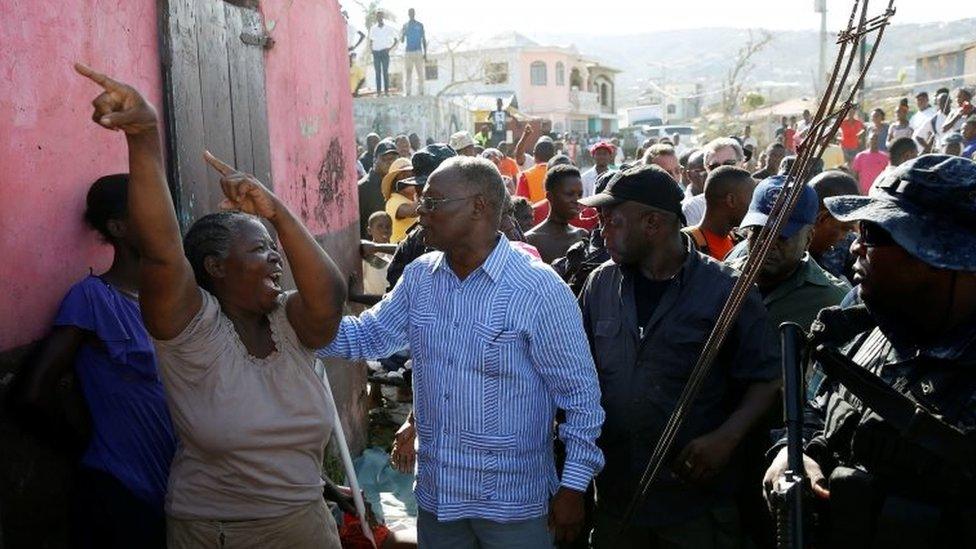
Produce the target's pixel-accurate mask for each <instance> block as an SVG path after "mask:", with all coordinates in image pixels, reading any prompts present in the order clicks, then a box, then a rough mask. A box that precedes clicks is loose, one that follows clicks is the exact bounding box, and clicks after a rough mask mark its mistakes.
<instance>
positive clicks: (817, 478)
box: [764, 155, 976, 547]
mask: <svg viewBox="0 0 976 549" xmlns="http://www.w3.org/2000/svg"><path fill="white" fill-rule="evenodd" d="M825 204H826V207H827V208H828V209H829V210H830V213H831V214H833V215H834V217H836V218H837V219H839V220H841V221H844V222H848V221H853V222H857V223H858V224H859V236H858V238H857V240H855V241H854V243H853V244H852V245H851V253H852V254H853V255H854V257H855V258H856V263H855V265H854V273H855V275H854V281H855V283H858V284H859V285H860V286H859V289H858V292H859V296H860V298H861V300H862V301H863V305H859V306H855V307H851V308H847V309H837V308H829V309H824V310H823V311H821V313H820V316H819V318H818V321H817V322H816V323H815V324H814V333H813V341H814V344H815V345H823V346H822V347H820V348H818V349H817V351H816V352H815V353H814V355H815V356H816V357H818V361H817V362H816V363H815V367H817V368H818V369H821V370H824V371H828V370H829V371H828V372H827V375H826V377H825V378H823V381H822V382H821V383H820V385H819V387H814V388H813V389H815V390H816V395H815V396H814V397H813V398H812V399H811V400H810V401H809V402H808V403H807V410H806V414H805V423H806V425H805V429H804V434H805V437H804V439H805V440H804V443H805V446H804V448H805V450H804V454H805V456H804V462H805V467H806V472H807V475H808V476H809V478H810V481H811V484H812V492H813V494H814V496H815V498H816V499H819V500H822V501H823V502H824V506H825V507H826V508H827V509H829V511H828V512H827V513H826V517H827V519H826V520H825V521H821V523H825V524H827V530H826V532H825V533H824V535H825V536H826V538H825V539H823V540H821V541H822V542H823V543H824V544H825V546H834V547H841V546H843V547H882V546H884V547H946V546H958V547H976V529H973V528H972V524H973V518H974V517H976V500H974V499H973V497H972V494H973V490H974V489H976V442H974V441H976V163H974V162H973V161H971V160H966V159H963V158H959V157H952V156H946V155H925V156H922V157H919V158H917V159H915V160H912V161H910V162H907V163H905V164H902V165H901V166H899V167H898V168H897V169H895V170H894V171H892V172H891V173H889V174H888V175H886V176H885V177H884V178H883V179H882V180H881V181H879V182H878V184H877V185H876V186H875V188H874V190H873V191H872V194H871V195H870V196H866V197H865V196H836V197H831V198H827V199H826V200H825ZM830 349H835V350H836V351H839V353H840V355H835V356H841V355H842V356H846V357H847V358H848V359H850V360H849V361H847V362H846V367H838V366H837V364H838V361H837V360H830V358H829V356H828V355H829V353H830ZM840 362H843V361H840ZM831 372H833V373H831ZM841 379H842V380H843V381H840V380H841ZM784 446H785V440H784V441H781V442H780V443H779V444H777V445H776V446H774V447H773V449H772V450H771V452H770V455H771V456H772V455H775V456H776V457H775V459H774V460H773V463H772V465H771V466H770V468H769V470H768V471H767V472H766V476H765V479H764V484H765V488H766V493H767V495H769V494H770V493H771V492H772V491H773V489H774V488H775V486H776V484H777V482H778V480H779V479H780V478H781V475H782V473H783V471H784V469H785V468H786V454H785V448H784ZM781 448H782V451H781Z"/></svg>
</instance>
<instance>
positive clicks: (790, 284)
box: [728, 254, 851, 330]
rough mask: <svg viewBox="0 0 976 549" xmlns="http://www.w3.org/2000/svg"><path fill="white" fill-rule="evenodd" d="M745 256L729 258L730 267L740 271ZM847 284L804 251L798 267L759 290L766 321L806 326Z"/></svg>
mask: <svg viewBox="0 0 976 549" xmlns="http://www.w3.org/2000/svg"><path fill="white" fill-rule="evenodd" d="M746 259H747V258H745V257H743V258H738V259H734V260H732V261H730V262H729V263H728V264H729V266H730V267H732V268H733V269H736V270H738V271H741V270H742V268H743V267H744V266H745V264H746ZM849 291H851V286H850V284H848V283H847V282H845V281H843V280H841V279H839V278H837V277H835V276H834V275H832V274H830V273H828V272H827V271H825V270H823V268H822V267H821V266H820V265H818V264H817V262H816V261H814V259H813V258H812V257H810V254H804V256H803V259H802V260H801V262H800V267H799V268H798V269H797V270H796V271H795V272H794V273H793V274H792V275H791V276H790V277H789V278H787V279H786V280H784V281H783V282H781V283H780V284H779V285H778V286H776V287H775V288H773V289H772V290H771V291H766V292H761V293H762V296H763V303H764V304H765V305H766V309H767V311H769V324H770V326H773V327H774V328H776V327H778V326H779V325H780V324H782V323H783V322H796V323H797V324H799V325H800V326H802V327H803V329H804V330H808V329H809V328H810V325H811V324H813V321H814V320H815V319H816V318H817V313H819V312H820V309H823V308H825V307H832V306H834V305H839V304H840V302H841V300H843V299H844V296H846V295H847V292H849Z"/></svg>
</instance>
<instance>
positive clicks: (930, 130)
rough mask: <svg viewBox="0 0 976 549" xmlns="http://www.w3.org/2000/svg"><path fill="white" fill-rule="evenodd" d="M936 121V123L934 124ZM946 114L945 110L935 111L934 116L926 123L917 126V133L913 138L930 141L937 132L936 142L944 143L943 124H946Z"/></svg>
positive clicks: (938, 143)
mask: <svg viewBox="0 0 976 549" xmlns="http://www.w3.org/2000/svg"><path fill="white" fill-rule="evenodd" d="M933 121H934V124H933ZM945 121H946V115H945V113H944V112H942V111H939V112H937V113H935V115H934V116H930V117H929V118H928V119H927V120H926V121H925V123H924V124H922V125H921V126H919V127H917V128H915V133H914V134H912V138H914V139H916V140H917V139H921V140H922V141H926V142H927V141H928V140H929V139H931V138H932V135H933V134H935V144H936V145H941V144H942V125H943V124H945Z"/></svg>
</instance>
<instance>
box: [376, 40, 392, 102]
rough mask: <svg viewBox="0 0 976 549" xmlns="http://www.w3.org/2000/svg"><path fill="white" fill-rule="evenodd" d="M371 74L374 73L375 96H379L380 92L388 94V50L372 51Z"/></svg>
mask: <svg viewBox="0 0 976 549" xmlns="http://www.w3.org/2000/svg"><path fill="white" fill-rule="evenodd" d="M373 72H375V73H376V94H377V95H379V93H380V91H381V90H382V91H383V92H384V93H390V50H373ZM380 86H382V88H381V87H380Z"/></svg>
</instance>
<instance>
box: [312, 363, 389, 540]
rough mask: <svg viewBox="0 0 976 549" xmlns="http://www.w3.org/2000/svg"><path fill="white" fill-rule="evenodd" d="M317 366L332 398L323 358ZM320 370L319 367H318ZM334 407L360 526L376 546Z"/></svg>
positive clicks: (341, 450) (343, 459) (343, 433)
mask: <svg viewBox="0 0 976 549" xmlns="http://www.w3.org/2000/svg"><path fill="white" fill-rule="evenodd" d="M315 362H316V363H317V366H319V367H321V369H322V371H321V373H319V377H321V378H322V383H323V384H325V390H326V391H327V394H328V395H329V398H330V399H332V387H331V386H330V385H329V376H328V374H327V373H326V371H325V364H324V363H323V362H322V361H321V360H316V361H315ZM316 370H318V368H316ZM332 409H333V410H335V418H334V420H335V428H334V429H333V433H334V434H335V436H336V441H337V442H338V446H339V455H340V456H341V457H342V466H343V468H344V469H345V470H346V479H348V480H349V489H350V490H352V499H353V502H354V503H355V504H356V514H357V515H359V526H360V527H361V528H362V530H363V535H364V536H366V539H368V540H369V542H370V543H372V544H373V547H374V548H375V547H376V539H374V538H373V531H372V530H371V529H370V527H369V522H367V521H366V504H365V503H364V502H363V494H362V492H360V490H359V480H358V479H357V478H356V470H355V469H354V468H353V466H352V456H351V455H350V454H349V444H348V443H347V442H346V433H345V431H343V430H342V421H341V420H340V419H339V407H338V406H336V405H335V400H334V399H333V402H332Z"/></svg>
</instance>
